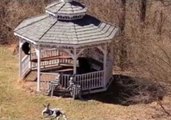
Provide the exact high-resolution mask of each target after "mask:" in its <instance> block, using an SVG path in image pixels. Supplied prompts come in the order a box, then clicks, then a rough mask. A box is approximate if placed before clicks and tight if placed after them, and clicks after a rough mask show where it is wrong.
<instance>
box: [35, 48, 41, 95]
mask: <svg viewBox="0 0 171 120" xmlns="http://www.w3.org/2000/svg"><path fill="white" fill-rule="evenodd" d="M35 50H36V55H37V92H39V91H40V62H41V58H40V56H41V49H40V46H37V47H36V49H35Z"/></svg>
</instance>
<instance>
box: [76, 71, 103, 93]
mask: <svg viewBox="0 0 171 120" xmlns="http://www.w3.org/2000/svg"><path fill="white" fill-rule="evenodd" d="M75 79H76V81H77V83H78V84H80V85H81V89H82V90H90V89H95V88H99V87H103V79H104V71H97V72H92V73H87V74H81V75H76V78H75Z"/></svg>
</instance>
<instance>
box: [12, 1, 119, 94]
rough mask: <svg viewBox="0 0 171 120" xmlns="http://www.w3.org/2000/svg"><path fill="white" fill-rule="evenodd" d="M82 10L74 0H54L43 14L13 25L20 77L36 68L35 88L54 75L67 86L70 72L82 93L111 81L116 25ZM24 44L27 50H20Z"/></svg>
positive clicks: (103, 87) (102, 88)
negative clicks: (14, 26) (17, 38)
mask: <svg viewBox="0 0 171 120" xmlns="http://www.w3.org/2000/svg"><path fill="white" fill-rule="evenodd" d="M86 12H87V8H86V7H85V6H84V5H82V4H81V3H79V2H77V1H74V0H58V1H56V2H54V3H52V4H50V5H49V6H47V7H46V14H44V15H41V16H37V17H33V18H30V19H26V20H24V21H23V22H22V23H21V24H20V25H19V26H18V27H17V28H16V29H15V31H14V32H15V33H14V34H15V35H16V36H18V37H19V38H20V39H19V49H20V50H19V63H20V78H21V79H24V78H25V77H26V75H27V74H28V73H29V72H30V71H37V80H36V81H37V91H43V90H46V89H48V88H47V87H48V83H49V81H53V80H55V79H56V77H57V76H58V77H59V78H58V79H60V83H61V85H62V87H63V88H67V87H68V81H69V79H70V76H71V75H73V74H74V75H75V80H76V81H77V83H78V84H80V86H81V90H82V93H83V94H88V93H96V92H101V91H105V90H107V88H108V86H109V85H110V83H111V81H112V63H113V53H112V51H113V50H112V49H113V48H112V44H111V42H112V40H113V38H114V37H115V36H116V35H118V33H119V28H118V27H117V26H111V25H108V24H106V23H103V22H101V21H99V20H98V19H96V18H94V17H92V16H90V15H87V14H86ZM26 44H29V46H27V48H30V52H29V53H28V54H24V52H22V49H26V48H23V46H24V45H25V46H26Z"/></svg>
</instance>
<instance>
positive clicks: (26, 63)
mask: <svg viewBox="0 0 171 120" xmlns="http://www.w3.org/2000/svg"><path fill="white" fill-rule="evenodd" d="M29 71H30V57H29V56H27V55H26V56H24V57H23V59H22V61H21V77H22V78H23V77H24V76H25V75H26V74H27V73H28V72H29Z"/></svg>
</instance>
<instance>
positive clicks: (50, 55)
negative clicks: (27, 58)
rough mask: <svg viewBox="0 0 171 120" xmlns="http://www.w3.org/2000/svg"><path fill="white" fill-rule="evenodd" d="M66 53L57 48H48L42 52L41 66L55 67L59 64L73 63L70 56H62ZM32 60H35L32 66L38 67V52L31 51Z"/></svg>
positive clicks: (33, 67)
mask: <svg viewBox="0 0 171 120" xmlns="http://www.w3.org/2000/svg"><path fill="white" fill-rule="evenodd" d="M62 55H65V53H64V52H62V51H59V50H57V49H48V50H44V51H42V52H41V60H42V61H41V68H47V67H53V66H58V65H59V64H72V61H73V60H72V59H70V58H62V57H60V56H62ZM31 60H32V61H35V62H32V64H31V66H32V69H36V68H37V62H36V60H37V56H36V53H35V52H33V53H31Z"/></svg>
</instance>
